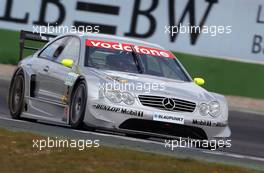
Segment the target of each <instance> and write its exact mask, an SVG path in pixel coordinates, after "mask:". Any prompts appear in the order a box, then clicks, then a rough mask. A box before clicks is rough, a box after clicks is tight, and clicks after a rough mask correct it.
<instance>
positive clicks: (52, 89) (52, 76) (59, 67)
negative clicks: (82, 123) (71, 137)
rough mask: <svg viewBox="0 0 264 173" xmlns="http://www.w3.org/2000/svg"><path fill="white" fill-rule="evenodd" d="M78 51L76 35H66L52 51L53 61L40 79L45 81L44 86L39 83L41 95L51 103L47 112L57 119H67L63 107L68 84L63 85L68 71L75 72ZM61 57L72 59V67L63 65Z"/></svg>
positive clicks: (78, 41)
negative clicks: (43, 94) (42, 92)
mask: <svg viewBox="0 0 264 173" xmlns="http://www.w3.org/2000/svg"><path fill="white" fill-rule="evenodd" d="M79 53H80V40H79V39H78V38H76V37H68V38H67V40H65V41H64V42H63V43H62V44H61V45H60V46H58V48H57V49H56V51H55V52H54V54H53V57H52V62H53V63H50V64H49V65H48V72H47V73H46V74H45V75H43V77H42V79H41V80H45V81H47V82H46V85H45V86H41V85H40V87H42V88H44V87H45V88H44V90H45V96H43V97H44V99H45V100H48V101H49V102H50V103H51V104H53V106H52V109H49V114H50V115H52V117H53V118H56V119H57V120H65V121H66V120H67V117H66V115H65V114H64V112H65V111H64V109H65V106H66V103H65V98H66V96H67V92H68V86H67V85H65V81H66V79H67V77H68V76H69V73H75V71H74V69H75V68H74V67H75V65H77V63H78V59H79ZM63 59H71V60H73V62H74V66H73V67H72V68H71V67H66V66H64V65H63V64H62V63H61V61H62V60H63ZM44 73H45V72H44ZM44 78H45V79H44Z"/></svg>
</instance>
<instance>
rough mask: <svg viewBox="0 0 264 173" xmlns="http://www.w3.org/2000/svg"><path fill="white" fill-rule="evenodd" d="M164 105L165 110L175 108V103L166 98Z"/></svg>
mask: <svg viewBox="0 0 264 173" xmlns="http://www.w3.org/2000/svg"><path fill="white" fill-rule="evenodd" d="M162 104H163V106H164V108H165V109H169V110H172V109H173V108H174V107H175V103H174V101H173V100H172V99H171V98H164V99H163V101H162Z"/></svg>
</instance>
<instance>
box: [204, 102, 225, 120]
mask: <svg viewBox="0 0 264 173" xmlns="http://www.w3.org/2000/svg"><path fill="white" fill-rule="evenodd" d="M199 112H200V114H201V115H202V116H207V115H210V116H212V117H217V116H218V115H219V113H220V104H219V103H218V102H217V101H212V102H210V103H209V104H207V103H202V104H200V106H199Z"/></svg>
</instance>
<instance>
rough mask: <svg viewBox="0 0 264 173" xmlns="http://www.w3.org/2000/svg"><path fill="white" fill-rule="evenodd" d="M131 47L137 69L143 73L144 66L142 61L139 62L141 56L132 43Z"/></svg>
mask: <svg viewBox="0 0 264 173" xmlns="http://www.w3.org/2000/svg"><path fill="white" fill-rule="evenodd" d="M130 47H131V49H132V55H133V57H134V61H135V63H136V66H137V69H138V71H139V73H143V70H142V67H141V65H140V63H139V57H138V55H137V54H136V51H135V48H134V47H133V46H132V45H131V46H130Z"/></svg>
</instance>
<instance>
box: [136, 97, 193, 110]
mask: <svg viewBox="0 0 264 173" xmlns="http://www.w3.org/2000/svg"><path fill="white" fill-rule="evenodd" d="M138 98H139V100H140V103H141V104H142V105H144V106H148V107H154V108H157V109H162V110H167V111H181V112H193V111H194V110H195V107H196V104H195V103H193V102H190V101H185V100H180V99H176V98H166V97H160V96H150V95H139V96H138Z"/></svg>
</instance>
